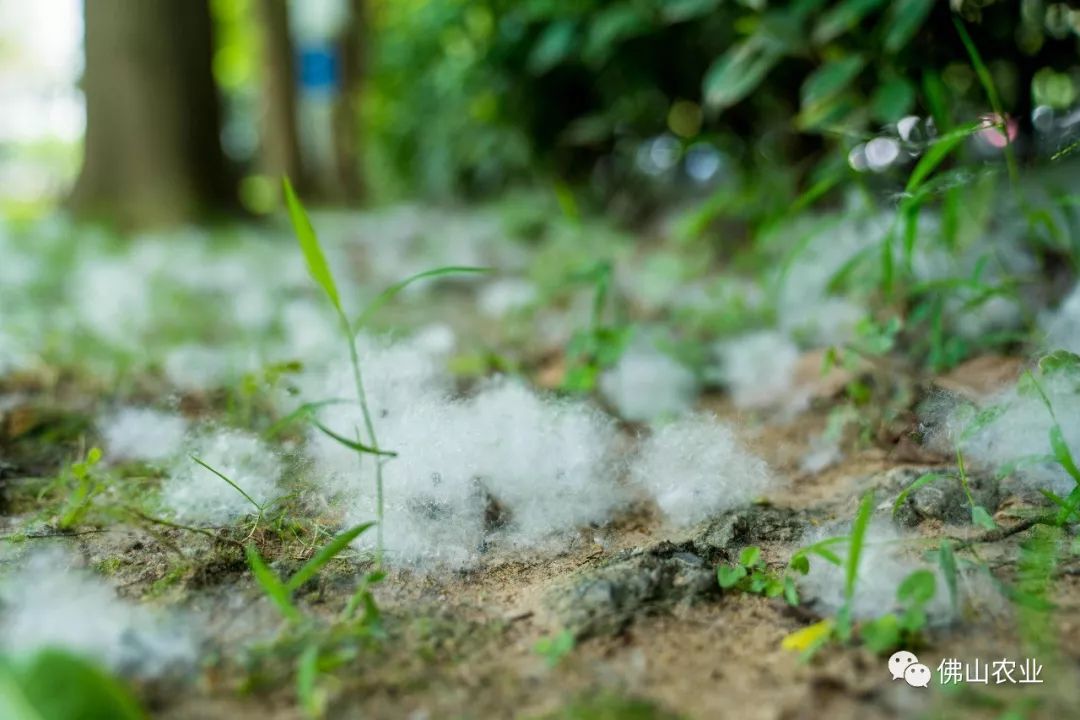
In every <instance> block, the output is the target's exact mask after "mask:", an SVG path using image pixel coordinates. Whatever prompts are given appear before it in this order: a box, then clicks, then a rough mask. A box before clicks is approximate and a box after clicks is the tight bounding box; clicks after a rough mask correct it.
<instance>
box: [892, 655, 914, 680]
mask: <svg viewBox="0 0 1080 720" xmlns="http://www.w3.org/2000/svg"><path fill="white" fill-rule="evenodd" d="M917 662H919V658H917V657H915V653H913V652H908V651H907V650H899V651H897V652H894V653H893V654H892V657H890V658H889V672H890V673H892V679H893V680H903V679H904V671H905V670H907V669H908V666H909V665H914V664H915V663H917Z"/></svg>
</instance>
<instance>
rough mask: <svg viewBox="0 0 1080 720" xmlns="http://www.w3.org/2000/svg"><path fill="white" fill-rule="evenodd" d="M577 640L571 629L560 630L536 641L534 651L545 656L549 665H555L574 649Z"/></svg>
mask: <svg viewBox="0 0 1080 720" xmlns="http://www.w3.org/2000/svg"><path fill="white" fill-rule="evenodd" d="M576 644H577V640H576V638H575V637H574V633H573V632H571V631H570V630H565V629H564V630H560V631H559V632H557V633H555V634H554V635H551V636H548V637H542V638H540V639H539V640H537V641H536V645H534V646H533V651H534V652H535V653H536V654H537V655H540V656H541V657H543V658H544V661H545V662H546V663H547V666H548V667H555V666H556V665H558V664H559V663H561V662H562V661H563V659H564V658H566V656H567V655H569V654H570V653H572V652H573V651H574V646H575V645H576Z"/></svg>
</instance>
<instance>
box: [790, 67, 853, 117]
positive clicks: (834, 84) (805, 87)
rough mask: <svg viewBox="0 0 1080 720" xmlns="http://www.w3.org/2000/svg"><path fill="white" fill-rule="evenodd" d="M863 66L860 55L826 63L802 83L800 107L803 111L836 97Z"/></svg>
mask: <svg viewBox="0 0 1080 720" xmlns="http://www.w3.org/2000/svg"><path fill="white" fill-rule="evenodd" d="M865 65H866V60H865V58H863V56H861V55H847V56H845V57H842V58H840V59H838V60H830V61H829V62H826V63H825V64H824V65H822V66H821V67H819V68H818V69H817V70H815V71H814V72H812V73H811V74H810V75H809V77H807V78H806V80H804V81H803V84H802V90H801V91H800V93H799V95H800V98H801V102H802V107H803V108H804V109H805V108H808V107H811V106H813V105H816V104H820V103H822V102H824V101H825V100H827V99H829V98H830V97H832V96H833V95H836V94H837V93H839V92H840V91H841V90H843V89H844V88H846V87H847V86H848V84H850V83H851V81H852V80H854V79H855V78H856V76H858V74H859V73H860V72H861V71H862V69H863V67H865Z"/></svg>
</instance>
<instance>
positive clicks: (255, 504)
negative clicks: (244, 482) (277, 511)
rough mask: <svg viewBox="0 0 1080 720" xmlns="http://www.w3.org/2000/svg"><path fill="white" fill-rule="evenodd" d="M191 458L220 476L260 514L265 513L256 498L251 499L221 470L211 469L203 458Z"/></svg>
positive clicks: (191, 456)
mask: <svg viewBox="0 0 1080 720" xmlns="http://www.w3.org/2000/svg"><path fill="white" fill-rule="evenodd" d="M189 457H190V458H191V459H192V460H194V461H195V462H197V463H199V464H200V465H202V466H203V467H204V468H206V469H207V470H209V471H210V472H212V473H214V474H215V475H217V476H218V477H219V478H221V479H222V480H224V481H225V482H227V483H229V485H230V486H231V487H232V489H233V490H235V491H236V492H238V493H240V494H241V495H243V496H244V499H246V500H247V501H248V502H249V503H251V504H252V505H254V506H255V509H256V510H258V511H259V512H262V511H263V506H262V505H260V504H259V503H257V502H255V498H253V497H251V496H250V495H248V494H247V492H246V491H245V490H244V488H242V487H240V486H239V485H237V484H236V483H234V482H233V481H232V480H231V479H229V478H228V477H226V476H225V475H224V473H222V472H220V471H219V470H217V469H216V468H213V467H211V466H210V465H208V464H207V463H206V462H204V461H203V460H202V459H201V458H197V457H195V456H194V455H190V456H189Z"/></svg>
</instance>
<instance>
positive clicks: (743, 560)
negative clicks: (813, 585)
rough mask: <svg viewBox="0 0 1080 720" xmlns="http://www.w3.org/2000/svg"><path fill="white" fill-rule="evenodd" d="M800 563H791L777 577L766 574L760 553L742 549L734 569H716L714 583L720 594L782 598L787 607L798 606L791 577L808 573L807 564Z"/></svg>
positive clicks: (769, 572) (759, 551) (727, 567)
mask: <svg viewBox="0 0 1080 720" xmlns="http://www.w3.org/2000/svg"><path fill="white" fill-rule="evenodd" d="M804 560H805V556H803V557H802V559H801V560H799V561H797V562H795V561H793V562H792V564H791V565H789V566H788V569H787V571H785V572H784V573H783V574H782V575H781V574H778V573H775V572H773V571H770V570H769V568H768V567H767V566H766V565H765V561H764V559H762V557H761V549H760V548H757V547H755V546H753V545H751V546H750V547H746V548H743V551H742V552H741V553H740V554H739V562H738V563H736V564H735V565H720V566H719V567H717V568H716V579H717V581H718V582H719V583H720V587H721V588H723V589H724V590H739V591H741V592H746V593H751V594H753V595H764V596H765V597H770V598H771V597H777V596H779V595H783V596H784V599H785V600H787V602H788V604H789V605H798V604H799V593H798V590H797V589H796V587H795V578H794V577H793V574H794V573H799V574H805V573H806V571H807V570H809V564H807V563H805V562H803V561H804Z"/></svg>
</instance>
